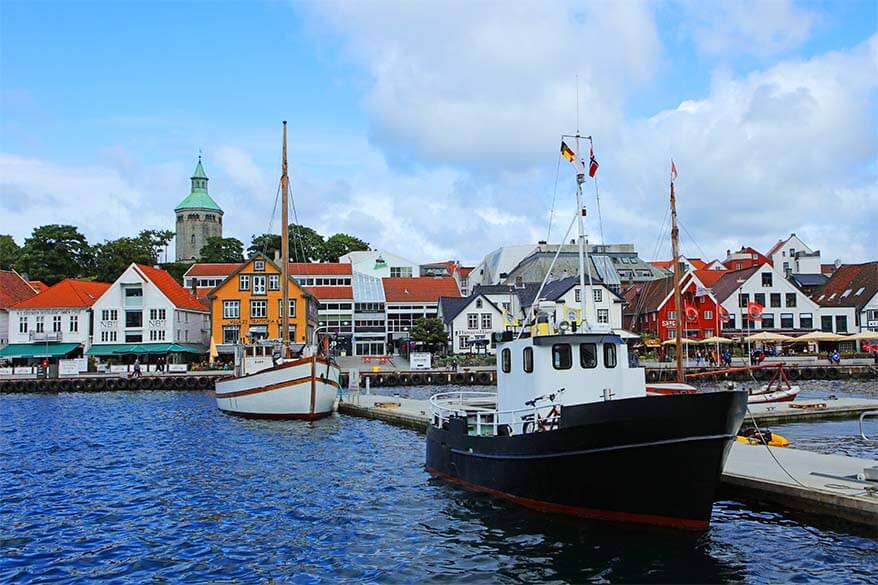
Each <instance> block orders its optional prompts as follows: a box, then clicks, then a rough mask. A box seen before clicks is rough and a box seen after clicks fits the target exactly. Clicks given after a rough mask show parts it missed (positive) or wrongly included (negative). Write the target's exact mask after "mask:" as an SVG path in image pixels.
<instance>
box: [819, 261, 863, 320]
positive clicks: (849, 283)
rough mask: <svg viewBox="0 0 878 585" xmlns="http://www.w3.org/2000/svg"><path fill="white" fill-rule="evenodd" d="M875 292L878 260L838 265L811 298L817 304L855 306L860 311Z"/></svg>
mask: <svg viewBox="0 0 878 585" xmlns="http://www.w3.org/2000/svg"><path fill="white" fill-rule="evenodd" d="M860 289H863V290H862V291H860ZM857 292H859V293H860V294H857ZM876 293H878V262H866V263H865V264H845V265H843V266H840V267H839V268H838V270H836V271H835V272H834V273H833V274H832V276H831V277H830V278H829V280H828V281H827V282H826V284H824V285H823V286H822V287H820V288H819V289H818V290H816V291H815V292H814V294H813V295H812V298H813V299H814V301H815V302H817V304H818V305H822V306H828V307H856V308H857V310H858V311H861V310H862V309H863V307H864V306H865V304H866V303H867V302H869V301H870V300H871V299H872V297H874V296H875V294H876Z"/></svg>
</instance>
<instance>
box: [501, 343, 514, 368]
mask: <svg viewBox="0 0 878 585" xmlns="http://www.w3.org/2000/svg"><path fill="white" fill-rule="evenodd" d="M500 362H501V366H502V367H503V373H504V374H508V373H509V372H511V371H512V350H510V349H509V348H508V347H507V348H506V349H504V350H503V351H502V352H500Z"/></svg>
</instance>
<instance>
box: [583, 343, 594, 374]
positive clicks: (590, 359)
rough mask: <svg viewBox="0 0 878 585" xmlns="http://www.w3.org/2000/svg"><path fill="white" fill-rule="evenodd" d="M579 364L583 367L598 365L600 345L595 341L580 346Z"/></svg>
mask: <svg viewBox="0 0 878 585" xmlns="http://www.w3.org/2000/svg"><path fill="white" fill-rule="evenodd" d="M579 365H580V366H582V367H583V368H596V367H598V346H597V345H595V344H594V343H583V344H580V346H579Z"/></svg>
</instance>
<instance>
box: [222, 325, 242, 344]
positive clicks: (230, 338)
mask: <svg viewBox="0 0 878 585" xmlns="http://www.w3.org/2000/svg"><path fill="white" fill-rule="evenodd" d="M240 338H241V328H240V327H238V326H237V325H224V326H223V343H237V342H238V340H239V339H240Z"/></svg>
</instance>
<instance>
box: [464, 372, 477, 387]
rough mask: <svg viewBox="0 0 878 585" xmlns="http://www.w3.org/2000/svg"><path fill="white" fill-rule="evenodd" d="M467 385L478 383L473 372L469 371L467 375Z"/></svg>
mask: <svg viewBox="0 0 878 585" xmlns="http://www.w3.org/2000/svg"><path fill="white" fill-rule="evenodd" d="M464 383H465V384H467V385H472V384H475V383H476V375H475V374H474V373H473V372H469V373H468V374H467V375H466V380H465V381H464Z"/></svg>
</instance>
